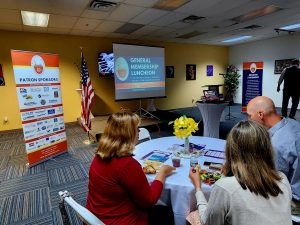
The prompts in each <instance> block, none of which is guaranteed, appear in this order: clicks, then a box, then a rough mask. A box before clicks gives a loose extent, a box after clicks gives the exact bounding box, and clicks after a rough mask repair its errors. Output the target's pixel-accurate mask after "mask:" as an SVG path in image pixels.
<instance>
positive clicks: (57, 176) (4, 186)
mask: <svg viewBox="0 0 300 225" xmlns="http://www.w3.org/2000/svg"><path fill="white" fill-rule="evenodd" d="M66 130H67V137H68V145H69V151H68V153H64V154H61V155H59V156H57V157H55V158H53V159H50V160H47V161H45V162H42V163H40V164H38V165H36V166H34V167H32V168H27V166H26V163H27V157H26V154H25V145H24V143H23V134H22V131H21V130H20V131H14V132H5V133H3V132H2V133H1V134H0V221H1V222H0V224H1V225H8V224H9V225H12V224H15V225H18V224H22V225H23V224H24V225H25V224H26V225H27V224H28V225H29V224H30V225H31V224H43V225H46V224H47V225H48V224H49V225H50V224H51V225H52V224H57V225H58V224H59V225H61V224H62V221H61V216H60V212H59V209H58V201H59V198H58V192H59V191H61V190H68V191H70V192H72V193H73V195H74V198H75V199H76V200H77V201H78V202H79V203H81V204H83V205H84V204H85V201H86V196H87V181H88V170H89V166H90V162H91V160H92V158H93V156H94V151H95V148H96V144H92V145H89V146H87V145H84V144H83V141H84V140H86V139H87V136H86V134H85V133H84V132H83V131H82V129H81V127H80V126H78V125H77V124H69V125H66ZM67 211H69V213H71V214H70V215H71V216H70V219H71V220H72V221H71V224H81V223H80V221H79V220H78V219H77V217H76V215H75V214H74V213H73V212H72V211H71V210H69V209H68V208H67Z"/></svg>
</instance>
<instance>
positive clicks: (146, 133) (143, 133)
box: [139, 127, 151, 141]
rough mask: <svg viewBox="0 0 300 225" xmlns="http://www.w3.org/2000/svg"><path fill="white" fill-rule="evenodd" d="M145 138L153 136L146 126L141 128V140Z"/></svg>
mask: <svg viewBox="0 0 300 225" xmlns="http://www.w3.org/2000/svg"><path fill="white" fill-rule="evenodd" d="M144 139H149V140H151V136H150V133H149V131H148V130H147V129H146V128H143V127H141V128H139V141H142V140H144Z"/></svg>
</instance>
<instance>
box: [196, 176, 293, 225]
mask: <svg viewBox="0 0 300 225" xmlns="http://www.w3.org/2000/svg"><path fill="white" fill-rule="evenodd" d="M280 176H281V177H282V180H281V182H279V187H280V189H281V190H282V192H283V194H279V195H278V196H277V197H272V196H270V198H269V199H265V198H264V197H262V196H257V195H255V194H254V193H251V192H250V191H249V190H248V189H247V190H244V189H243V188H242V187H241V185H240V184H239V183H238V181H237V180H236V178H235V177H234V176H233V177H224V178H222V179H220V180H218V181H217V182H216V183H215V185H214V187H213V189H212V192H211V194H210V198H209V202H208V203H207V201H206V199H205V197H204V195H203V193H202V192H201V191H197V192H196V198H197V206H198V210H199V214H200V219H201V223H202V225H221V224H222V225H223V224H225V225H227V224H232V225H288V224H292V219H291V207H290V202H291V198H292V193H291V187H290V185H289V182H288V180H287V178H286V176H285V175H284V174H283V173H280Z"/></svg>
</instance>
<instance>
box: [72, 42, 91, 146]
mask: <svg viewBox="0 0 300 225" xmlns="http://www.w3.org/2000/svg"><path fill="white" fill-rule="evenodd" d="M79 48H80V52H81V56H80V57H81V63H80V66H79V65H78V64H77V63H75V62H74V64H75V65H76V67H77V70H78V71H79V74H80V77H81V79H80V88H81V101H83V92H82V89H83V80H82V76H83V74H82V66H83V65H82V60H85V59H83V47H82V46H80V47H79ZM86 70H87V68H86ZM88 76H89V75H88ZM92 89H93V88H92ZM93 90H94V89H93ZM88 116H89V117H90V113H89V115H88ZM80 123H81V126H84V130H86V133H87V136H88V140H84V141H83V143H84V144H86V145H90V144H92V143H95V142H94V141H91V138H90V127H89V125H87V124H83V123H82V115H81V117H80ZM86 125H87V126H86Z"/></svg>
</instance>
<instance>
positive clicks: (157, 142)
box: [134, 136, 226, 225]
mask: <svg viewBox="0 0 300 225" xmlns="http://www.w3.org/2000/svg"><path fill="white" fill-rule="evenodd" d="M189 139H190V143H194V144H198V145H202V144H204V145H206V146H205V151H206V150H209V149H212V150H219V151H224V149H225V143H226V141H224V140H221V139H216V138H209V137H199V136H192V137H190V138H189ZM183 143H184V140H181V139H178V138H176V137H175V136H172V137H163V138H157V139H152V140H149V141H146V142H143V143H141V144H138V145H137V146H136V149H135V151H134V155H135V156H134V158H135V159H136V160H138V161H139V162H140V163H141V165H143V160H142V158H143V157H144V156H145V155H147V154H149V153H150V152H151V151H153V150H159V151H171V150H170V148H171V147H172V145H174V144H183ZM204 161H209V162H221V163H223V162H224V159H220V158H212V157H207V156H201V157H200V159H199V163H200V165H201V168H205V167H203V162H204ZM165 164H167V165H172V161H171V159H170V158H169V159H168V160H167V161H166V162H165ZM180 164H181V165H180V167H178V168H176V172H175V173H174V174H173V175H171V176H169V177H168V178H167V179H166V183H165V186H164V190H163V192H162V195H161V199H160V200H161V201H162V202H164V203H165V204H167V205H171V206H172V208H173V212H174V219H175V224H176V225H186V219H185V218H186V216H187V215H188V214H189V213H190V211H192V210H195V209H196V198H195V190H194V186H193V185H192V183H191V181H190V179H189V177H188V175H189V170H190V162H189V159H181V163H180ZM155 176H156V175H147V179H148V181H149V182H152V181H153V180H154V178H155ZM211 188H212V186H209V185H207V184H202V190H203V192H204V194H205V196H206V197H207V198H208V196H209V193H210V191H211Z"/></svg>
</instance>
